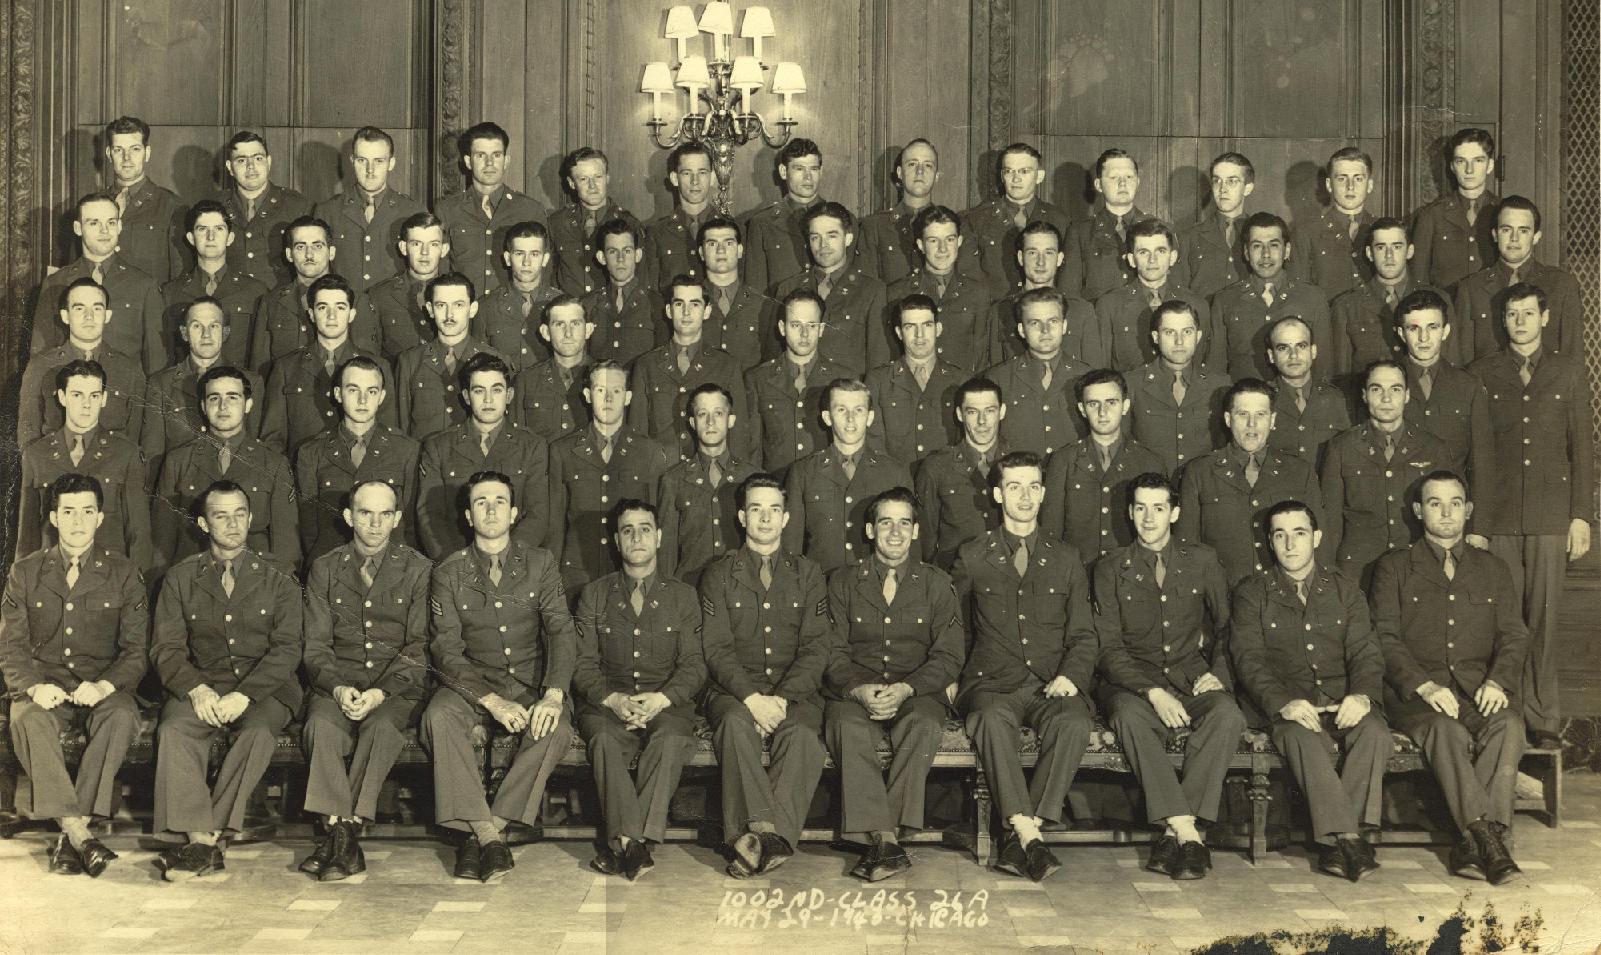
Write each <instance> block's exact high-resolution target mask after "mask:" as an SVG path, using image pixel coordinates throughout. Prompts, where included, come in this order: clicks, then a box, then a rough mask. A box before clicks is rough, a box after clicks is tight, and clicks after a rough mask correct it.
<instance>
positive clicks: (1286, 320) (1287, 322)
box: [1267, 315, 1317, 347]
mask: <svg viewBox="0 0 1601 955" xmlns="http://www.w3.org/2000/svg"><path fill="white" fill-rule="evenodd" d="M1291 325H1299V326H1301V327H1302V328H1304V329H1306V340H1307V341H1308V342H1311V343H1312V344H1313V345H1316V344H1317V341H1316V340H1315V339H1313V338H1312V324H1311V323H1310V322H1308V321H1307V320H1306V319H1304V318H1302V317H1301V316H1299V315H1286V316H1284V317H1283V318H1281V319H1279V320H1278V321H1276V322H1274V323H1273V324H1272V325H1270V326H1268V330H1267V343H1268V345H1269V346H1270V347H1271V346H1272V344H1273V336H1274V335H1277V334H1278V333H1279V329H1281V328H1288V327H1289V326H1291Z"/></svg>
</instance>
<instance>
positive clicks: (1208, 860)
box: [1173, 842, 1212, 882]
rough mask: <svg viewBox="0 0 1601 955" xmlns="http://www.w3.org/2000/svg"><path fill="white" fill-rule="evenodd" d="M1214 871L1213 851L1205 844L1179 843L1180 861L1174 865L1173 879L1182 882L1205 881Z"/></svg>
mask: <svg viewBox="0 0 1601 955" xmlns="http://www.w3.org/2000/svg"><path fill="white" fill-rule="evenodd" d="M1211 870H1212V851H1211V850H1210V849H1208V848H1207V847H1206V843H1204V842H1181V843H1179V854H1178V859H1177V860H1176V861H1175V862H1174V864H1173V878H1174V879H1176V880H1178V881H1180V882H1188V881H1191V880H1194V879H1204V878H1206V874H1207V873H1208V872H1210V871H1211Z"/></svg>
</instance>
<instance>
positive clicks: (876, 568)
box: [873, 553, 911, 584]
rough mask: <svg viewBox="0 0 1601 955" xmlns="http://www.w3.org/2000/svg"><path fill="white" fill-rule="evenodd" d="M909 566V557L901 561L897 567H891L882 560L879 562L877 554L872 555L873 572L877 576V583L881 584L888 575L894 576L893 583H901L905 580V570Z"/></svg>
mask: <svg viewBox="0 0 1601 955" xmlns="http://www.w3.org/2000/svg"><path fill="white" fill-rule="evenodd" d="M909 566H911V558H910V557H908V558H907V559H906V560H904V561H902V562H901V565H900V566H899V567H891V566H890V565H888V564H886V563H884V562H883V561H882V560H879V559H878V554H876V553H875V554H874V555H873V572H874V573H875V574H877V575H878V582H879V583H881V584H882V583H883V582H884V579H885V578H887V577H888V576H889V575H890V574H894V575H895V582H896V583H897V584H899V583H901V582H902V581H904V580H905V579H906V568H907V567H909Z"/></svg>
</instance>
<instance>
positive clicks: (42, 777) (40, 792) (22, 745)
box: [11, 690, 139, 819]
mask: <svg viewBox="0 0 1601 955" xmlns="http://www.w3.org/2000/svg"><path fill="white" fill-rule="evenodd" d="M70 729H82V730H85V731H86V732H87V736H88V742H87V743H86V744H85V745H84V747H83V755H82V757H80V758H79V760H78V774H77V779H76V780H74V779H73V778H72V777H71V776H69V775H68V774H67V760H66V756H65V754H63V753H62V751H61V734H62V733H63V732H66V731H67V730H70ZM137 732H139V707H138V705H137V704H136V703H135V702H134V699H133V696H132V695H131V694H128V693H125V692H123V691H122V690H117V691H116V692H114V693H112V694H111V695H110V696H108V697H106V698H105V699H103V700H101V701H100V702H99V703H96V704H95V705H94V706H92V707H91V706H74V705H72V704H70V703H62V704H60V705H59V706H57V707H56V708H55V709H52V710H47V709H45V708H44V707H42V706H39V705H38V704H37V703H35V702H33V700H31V699H28V698H26V697H24V698H22V699H17V700H12V701H11V747H12V749H13V750H14V751H15V753H16V757H17V762H18V763H20V764H21V765H22V771H23V772H24V773H25V774H26V775H27V777H28V780H29V782H30V783H31V784H32V788H33V796H32V804H31V808H30V809H29V811H28V815H29V816H31V817H32V818H35V819H61V818H63V817H66V816H110V815H111V803H112V799H113V798H114V797H115V796H116V793H117V770H118V769H120V768H121V767H122V760H123V757H125V756H127V755H128V746H129V745H130V744H131V743H132V742H133V737H134V734H135V733H137Z"/></svg>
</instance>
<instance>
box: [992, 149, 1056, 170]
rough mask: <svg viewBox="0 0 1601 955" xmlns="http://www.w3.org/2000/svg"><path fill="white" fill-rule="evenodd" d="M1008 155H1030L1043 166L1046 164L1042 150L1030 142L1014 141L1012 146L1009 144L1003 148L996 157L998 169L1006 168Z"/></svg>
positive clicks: (996, 167)
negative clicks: (1041, 153)
mask: <svg viewBox="0 0 1601 955" xmlns="http://www.w3.org/2000/svg"><path fill="white" fill-rule="evenodd" d="M1007 156H1028V157H1029V158H1030V159H1033V160H1034V161H1035V162H1036V163H1039V164H1040V165H1042V166H1043V165H1045V157H1044V156H1041V155H1040V151H1039V150H1038V149H1035V148H1034V147H1033V146H1030V145H1029V144H1028V143H1012V144H1011V145H1010V146H1007V147H1006V148H1005V149H1003V150H1001V154H1000V155H999V156H997V157H996V158H995V169H996V170H997V171H999V170H1001V169H1004V168H1006V157H1007Z"/></svg>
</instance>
